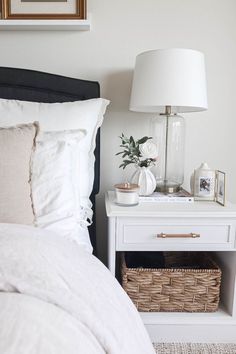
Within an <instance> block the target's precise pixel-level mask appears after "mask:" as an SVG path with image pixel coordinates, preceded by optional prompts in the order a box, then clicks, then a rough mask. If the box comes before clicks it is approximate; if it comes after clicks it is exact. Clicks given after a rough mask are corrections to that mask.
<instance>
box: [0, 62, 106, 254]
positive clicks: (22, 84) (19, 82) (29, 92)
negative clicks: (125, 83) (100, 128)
mask: <svg viewBox="0 0 236 354" xmlns="http://www.w3.org/2000/svg"><path fill="white" fill-rule="evenodd" d="M97 97H100V87H99V83H98V82H95V81H87V80H79V79H72V78H68V77H64V76H60V75H54V74H48V73H44V72H40V71H34V70H25V69H16V68H6V67H0V98H6V99H16V100H22V101H32V102H47V103H54V102H72V101H81V100H87V99H90V98H97ZM95 159H96V160H95V161H96V162H95V179H94V185H93V191H92V194H91V196H90V199H91V201H92V203H93V209H94V220H93V224H92V225H91V226H90V228H89V233H90V239H91V242H92V245H93V248H94V253H96V220H95V195H96V194H97V193H98V192H99V176H100V132H98V134H97V141H96V149H95Z"/></svg>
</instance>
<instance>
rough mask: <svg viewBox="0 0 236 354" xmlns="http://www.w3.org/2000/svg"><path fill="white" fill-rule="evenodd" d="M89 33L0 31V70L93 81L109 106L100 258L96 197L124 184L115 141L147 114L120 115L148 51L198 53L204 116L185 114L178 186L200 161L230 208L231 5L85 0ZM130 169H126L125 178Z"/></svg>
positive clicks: (233, 194) (228, 1) (235, 172)
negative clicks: (220, 179) (203, 73)
mask: <svg viewBox="0 0 236 354" xmlns="http://www.w3.org/2000/svg"><path fill="white" fill-rule="evenodd" d="M87 2H88V12H90V13H91V15H92V30H91V31H90V32H73V33H68V32H0V44H1V49H0V65H2V66H13V67H22V68H32V69H36V70H43V71H48V72H52V73H58V74H62V75H68V76H72V77H77V78H84V79H91V80H98V81H99V82H100V84H101V93H102V96H103V97H106V98H109V99H110V100H111V105H110V107H109V109H108V112H107V114H106V118H105V122H104V125H103V128H102V155H101V156H102V162H101V193H100V195H99V199H98V209H99V210H98V228H99V231H100V235H99V250H100V255H101V256H102V257H104V255H105V252H106V242H105V240H106V234H105V213H104V192H105V191H106V190H107V189H109V188H112V186H113V184H114V183H116V182H120V181H122V180H124V178H125V177H124V175H123V172H122V171H121V170H119V169H118V164H119V163H120V160H119V158H118V157H114V155H115V153H116V152H117V151H118V145H119V139H118V138H117V136H118V135H119V134H120V133H121V132H124V133H126V134H133V135H134V136H136V137H137V138H138V137H141V136H143V135H144V133H146V132H148V126H149V125H148V119H147V117H149V116H147V115H145V114H140V113H131V112H129V111H128V103H129V93H130V86H131V78H132V70H133V67H134V62H135V57H136V55H137V54H138V53H140V52H142V51H145V50H149V49H156V48H168V47H181V48H193V49H198V50H201V51H203V52H204V53H205V56H206V65H207V78H208V96H209V97H208V99H209V110H208V111H206V112H204V113H193V114H188V115H187V116H186V121H187V138H186V150H187V151H186V171H185V172H186V178H185V180H186V182H185V184H186V185H188V182H189V176H190V174H191V172H192V171H193V169H194V168H195V167H197V166H198V165H199V164H200V162H202V161H207V162H208V163H209V165H210V166H212V168H217V169H218V168H219V169H221V170H223V171H226V172H227V181H228V187H227V191H228V199H230V200H232V201H235V202H236V182H235V179H236V163H235V154H236V142H235V138H234V136H235V128H236V122H235V121H236V114H235V112H234V103H235V101H236V90H235V87H234V85H235V82H236V70H235V66H236V21H235V14H236V1H235V0H198V1H196V0H116V1H115V0H87ZM131 171H132V169H130V170H128V171H127V174H128V175H129V174H130V173H131Z"/></svg>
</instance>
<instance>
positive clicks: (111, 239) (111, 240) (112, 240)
mask: <svg viewBox="0 0 236 354" xmlns="http://www.w3.org/2000/svg"><path fill="white" fill-rule="evenodd" d="M115 246H116V229H115V218H108V268H109V270H110V272H111V273H112V274H113V275H114V276H115V275H116V247H115Z"/></svg>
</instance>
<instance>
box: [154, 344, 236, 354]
mask: <svg viewBox="0 0 236 354" xmlns="http://www.w3.org/2000/svg"><path fill="white" fill-rule="evenodd" d="M154 348H155V350H156V353H157V354H236V344H203V343H199V344H195V343H182V344H181V343H154Z"/></svg>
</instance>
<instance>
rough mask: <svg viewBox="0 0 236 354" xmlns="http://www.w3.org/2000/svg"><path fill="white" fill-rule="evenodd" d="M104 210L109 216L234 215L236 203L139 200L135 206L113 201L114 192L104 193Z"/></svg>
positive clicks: (235, 214)
mask: <svg viewBox="0 0 236 354" xmlns="http://www.w3.org/2000/svg"><path fill="white" fill-rule="evenodd" d="M106 212H107V216H109V217H112V216H114V217H117V216H120V217H122V216H123V217H126V216H127V217H139V216H140V217H143V216H144V217H175V216H176V217H181V216H183V217H185V216H186V217H194V216H195V217H196V216H199V217H233V218H235V217H236V204H232V203H230V202H227V203H226V206H222V205H220V204H218V203H215V202H207V201H195V202H194V203H182V202H175V203H174V202H173V203H158V202H146V201H145V202H140V203H139V205H137V206H132V207H129V206H124V207H123V206H119V205H117V204H116V203H115V192H113V191H108V192H107V193H106Z"/></svg>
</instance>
